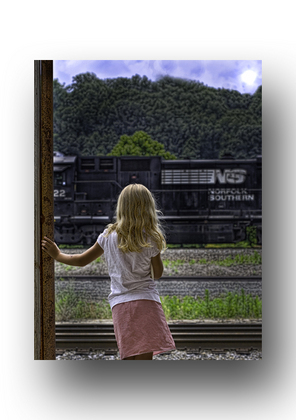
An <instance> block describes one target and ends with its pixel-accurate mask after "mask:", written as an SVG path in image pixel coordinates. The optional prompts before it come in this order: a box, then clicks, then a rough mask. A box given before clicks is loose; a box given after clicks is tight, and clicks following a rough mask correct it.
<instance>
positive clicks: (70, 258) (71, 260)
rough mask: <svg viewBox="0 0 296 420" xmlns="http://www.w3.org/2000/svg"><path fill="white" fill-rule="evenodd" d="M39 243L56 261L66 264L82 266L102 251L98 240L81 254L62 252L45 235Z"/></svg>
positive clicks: (98, 255)
mask: <svg viewBox="0 0 296 420" xmlns="http://www.w3.org/2000/svg"><path fill="white" fill-rule="evenodd" d="M41 243H42V249H43V250H44V251H45V252H47V253H48V254H49V255H50V256H51V257H52V258H54V259H55V260H56V261H58V262H61V263H63V264H67V265H75V266H77V267H84V266H85V265H87V264H89V263H91V262H92V261H94V260H95V259H96V258H98V257H100V256H101V255H102V254H103V252H104V250H103V249H102V248H101V247H100V245H99V244H98V242H96V243H95V244H94V245H93V246H92V247H91V248H89V249H88V250H87V251H85V252H83V253H82V254H74V255H73V254H72V255H70V254H62V253H61V251H60V250H59V248H58V246H57V244H56V243H55V242H53V241H51V240H50V239H49V238H47V237H46V236H44V239H43V240H42V241H41Z"/></svg>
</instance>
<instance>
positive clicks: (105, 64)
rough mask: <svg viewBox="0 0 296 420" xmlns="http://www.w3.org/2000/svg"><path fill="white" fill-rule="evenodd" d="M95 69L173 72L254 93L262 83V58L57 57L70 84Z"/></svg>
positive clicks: (111, 74)
mask: <svg viewBox="0 0 296 420" xmlns="http://www.w3.org/2000/svg"><path fill="white" fill-rule="evenodd" d="M86 72H92V73H95V74H96V75H97V77H98V78H100V79H107V78H112V79H113V78H116V77H132V76H134V75H135V74H139V75H140V76H144V75H145V76H147V77H148V79H150V80H153V81H155V80H157V78H159V77H161V76H164V75H170V76H173V77H181V78H184V79H191V80H197V81H199V82H202V83H204V84H205V85H208V86H211V87H215V88H218V87H220V88H221V87H224V88H225V89H231V90H232V89H233V90H238V91H239V92H241V93H251V94H252V93H254V92H255V90H256V89H257V87H258V86H260V85H261V84H262V61H261V60H253V61H248V60H225V61H222V60H207V61H203V60H195V61H193V60H188V61H187V60H181V61H180V60H97V61H87V60H84V61H75V60H56V61H54V78H55V79H56V78H57V79H58V80H59V82H60V83H62V84H63V83H65V84H66V85H69V84H71V83H72V77H73V76H75V75H77V74H80V73H86Z"/></svg>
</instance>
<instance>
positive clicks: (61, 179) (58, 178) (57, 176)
mask: <svg viewBox="0 0 296 420" xmlns="http://www.w3.org/2000/svg"><path fill="white" fill-rule="evenodd" d="M66 184H67V183H66V176H65V172H55V173H54V185H66Z"/></svg>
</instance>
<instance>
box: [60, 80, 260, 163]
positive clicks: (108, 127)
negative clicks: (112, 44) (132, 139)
mask: <svg viewBox="0 0 296 420" xmlns="http://www.w3.org/2000/svg"><path fill="white" fill-rule="evenodd" d="M53 86H54V88H53V93H54V116H53V119H54V150H58V151H60V152H63V153H65V154H68V155H69V154H70V155H74V154H75V155H76V154H77V155H107V154H108V153H110V152H111V150H112V149H113V148H114V147H115V146H116V145H117V143H118V142H119V141H120V137H121V136H123V135H126V136H133V135H134V133H135V132H137V131H142V132H144V133H147V134H148V136H150V137H151V139H152V140H153V141H158V142H159V143H162V144H163V145H164V149H165V151H166V152H170V153H172V154H174V155H175V156H176V157H177V158H182V159H184V158H195V159H212V158H219V157H221V156H222V155H223V154H224V153H231V154H232V155H233V156H234V157H235V158H254V157H255V156H257V155H259V154H261V153H262V152H261V148H262V111H261V106H262V87H261V86H260V87H259V88H258V89H257V91H256V92H255V93H254V94H253V95H249V94H240V93H239V92H237V91H234V90H231V91H230V90H227V89H215V88H211V87H208V86H205V85H204V84H202V83H199V82H195V81H190V80H183V79H178V78H173V77H169V76H165V77H162V78H161V79H159V80H158V81H155V82H152V81H151V80H148V78H147V77H146V76H143V77H140V76H139V75H135V76H133V77H131V78H116V79H105V80H101V79H99V78H98V77H97V76H96V75H95V74H93V73H84V74H79V75H77V76H75V77H73V82H72V84H71V85H69V86H65V85H61V84H60V83H59V82H58V80H57V79H55V80H54V83H53Z"/></svg>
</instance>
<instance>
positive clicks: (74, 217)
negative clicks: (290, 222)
mask: <svg viewBox="0 0 296 420" xmlns="http://www.w3.org/2000/svg"><path fill="white" fill-rule="evenodd" d="M53 160H54V162H53V170H54V192H53V193H54V238H55V241H56V242H57V243H58V244H68V245H75V244H79V245H90V244H93V243H94V242H95V241H96V239H97V237H98V235H99V234H100V233H102V231H103V230H104V229H105V227H106V225H107V224H108V223H112V222H114V213H115V208H116V203H117V199H118V196H119V194H120V192H121V191H122V189H123V188H124V187H125V186H127V185H128V184H131V183H137V184H143V185H145V186H146V187H147V188H148V189H149V190H150V191H151V192H152V193H153V195H154V197H155V200H156V203H157V206H158V208H159V209H160V210H161V212H162V213H161V215H160V216H159V219H160V222H161V224H162V226H163V228H164V230H165V233H166V238H167V243H168V244H179V245H184V244H209V243H215V244H219V243H238V242H240V241H244V240H246V239H247V235H248V227H251V226H253V227H254V228H255V229H254V230H253V231H254V232H255V235H256V242H257V244H259V245H260V244H262V156H257V157H256V158H254V159H234V158H233V157H231V155H230V156H229V155H226V156H224V157H223V158H221V159H211V160H210V159H209V160H195V159H184V160H165V159H163V158H162V157H159V156H119V157H116V156H65V155H63V154H62V153H59V152H54V157H53Z"/></svg>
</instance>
